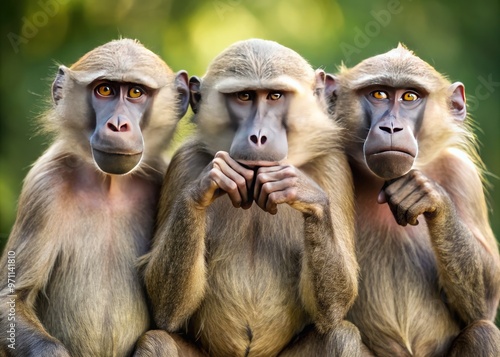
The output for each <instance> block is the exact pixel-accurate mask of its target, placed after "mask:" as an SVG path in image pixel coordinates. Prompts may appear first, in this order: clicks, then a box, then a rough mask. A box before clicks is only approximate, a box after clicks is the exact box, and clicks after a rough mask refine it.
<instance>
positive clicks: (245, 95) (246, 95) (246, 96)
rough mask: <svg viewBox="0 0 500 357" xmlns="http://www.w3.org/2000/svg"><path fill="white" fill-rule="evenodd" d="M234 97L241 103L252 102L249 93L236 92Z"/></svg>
mask: <svg viewBox="0 0 500 357" xmlns="http://www.w3.org/2000/svg"><path fill="white" fill-rule="evenodd" d="M236 96H237V97H238V99H239V100H241V101H242V102H248V101H249V100H252V95H251V94H250V92H238V93H236Z"/></svg>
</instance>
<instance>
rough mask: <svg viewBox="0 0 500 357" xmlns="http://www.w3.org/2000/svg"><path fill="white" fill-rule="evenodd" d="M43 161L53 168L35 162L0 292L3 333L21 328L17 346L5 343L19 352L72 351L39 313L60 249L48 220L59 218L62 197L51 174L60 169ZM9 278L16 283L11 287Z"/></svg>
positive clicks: (6, 254) (9, 245)
mask: <svg viewBox="0 0 500 357" xmlns="http://www.w3.org/2000/svg"><path fill="white" fill-rule="evenodd" d="M40 161H44V162H45V164H44V165H47V166H48V167H40V165H35V166H34V167H33V169H32V170H31V171H30V173H29V174H28V176H27V178H26V180H25V185H24V187H23V191H22V193H21V196H20V199H19V204H18V206H19V210H18V213H17V219H16V223H15V224H14V227H13V229H12V233H11V235H10V237H9V241H8V243H7V246H6V247H5V250H4V253H3V256H2V259H1V265H0V266H1V267H2V269H3V270H2V271H3V272H4V273H5V275H4V278H3V279H4V280H3V284H2V285H3V286H2V290H1V292H0V300H1V306H2V308H1V309H0V319H1V328H2V331H3V334H4V335H3V336H5V333H6V331H8V330H9V329H11V328H14V329H15V347H16V348H15V349H11V348H8V347H7V345H9V344H10V341H8V340H7V339H6V338H2V339H1V342H0V345H1V346H2V348H4V349H6V350H8V351H9V355H13V356H28V355H37V356H69V354H68V352H67V350H66V348H65V347H64V346H63V345H62V344H61V343H60V342H59V341H58V340H57V339H56V338H54V337H52V336H50V335H49V333H48V332H47V331H46V330H45V328H44V327H43V325H42V323H41V322H40V320H39V319H38V317H37V315H36V312H35V304H36V299H37V297H38V295H39V294H40V292H41V291H42V290H43V289H44V288H45V286H46V284H47V281H48V279H49V277H50V273H51V271H52V268H53V266H54V264H55V261H56V259H57V255H58V253H59V245H58V242H57V241H56V242H49V244H47V241H48V239H47V237H46V236H47V235H49V234H50V231H49V230H48V229H47V228H46V224H47V222H48V221H49V220H51V219H56V218H54V217H49V214H48V212H50V210H51V208H52V207H51V203H52V201H53V200H54V197H59V195H58V194H57V193H55V192H54V191H55V190H56V188H55V187H54V185H51V184H50V183H54V182H55V181H57V179H54V176H53V175H54V174H53V173H52V174H51V173H50V172H51V171H52V170H55V169H54V167H53V162H50V161H49V160H45V159H43V160H40ZM47 162H48V163H47ZM55 176H58V174H55ZM56 186H57V185H56ZM50 243H52V244H50ZM8 267H12V270H10V269H8ZM7 271H9V272H12V273H13V274H11V276H9V278H11V280H9V279H8V277H7ZM9 282H10V283H13V285H10V286H9ZM11 307H12V309H11Z"/></svg>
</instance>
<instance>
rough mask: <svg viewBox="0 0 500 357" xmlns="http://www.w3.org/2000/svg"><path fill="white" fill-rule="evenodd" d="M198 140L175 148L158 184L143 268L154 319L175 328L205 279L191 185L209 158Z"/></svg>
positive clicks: (201, 222)
mask: <svg viewBox="0 0 500 357" xmlns="http://www.w3.org/2000/svg"><path fill="white" fill-rule="evenodd" d="M210 160H211V158H210V156H208V155H206V154H204V153H202V148H201V147H199V146H197V144H196V143H188V144H187V145H184V146H183V147H182V148H180V149H179V150H178V152H177V153H176V154H175V155H174V157H173V158H172V161H171V163H170V165H169V168H168V171H167V174H166V178H165V182H164V185H163V187H162V199H161V202H160V212H159V219H158V222H159V224H158V227H157V230H156V233H155V236H154V243H153V248H152V251H151V253H150V255H149V258H148V259H149V260H148V262H147V266H146V268H145V282H146V288H147V291H148V294H149V296H150V298H151V302H152V306H153V317H154V320H155V322H156V324H157V325H158V326H159V327H161V328H163V329H165V330H167V331H170V332H172V331H175V330H177V329H179V328H180V327H181V325H182V324H183V323H184V322H185V321H186V320H187V319H188V318H189V316H191V315H192V314H193V312H194V311H195V310H196V308H197V307H198V305H199V304H200V302H201V300H202V298H203V294H204V288H205V284H206V272H205V257H204V253H205V230H206V219H205V218H206V210H205V209H200V208H197V207H196V205H195V202H194V200H193V199H192V198H191V192H190V187H192V185H193V182H194V181H195V180H196V177H197V176H198V175H199V174H200V172H201V171H202V170H203V169H204V168H205V166H206V165H207V163H208V162H210Z"/></svg>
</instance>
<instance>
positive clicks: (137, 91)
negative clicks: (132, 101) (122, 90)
mask: <svg viewBox="0 0 500 357" xmlns="http://www.w3.org/2000/svg"><path fill="white" fill-rule="evenodd" d="M143 94H144V90H143V89H142V88H140V87H132V88H130V89H129V90H128V96H129V97H130V98H139V97H141V96H142V95H143Z"/></svg>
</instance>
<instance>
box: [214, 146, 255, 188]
mask: <svg viewBox="0 0 500 357" xmlns="http://www.w3.org/2000/svg"><path fill="white" fill-rule="evenodd" d="M215 158H220V159H222V160H224V161H225V162H226V163H227V164H228V165H229V166H230V167H231V168H232V169H233V170H234V171H235V172H237V173H238V174H240V175H241V176H243V177H244V178H245V180H247V181H248V182H252V180H253V176H254V170H251V169H248V168H246V167H244V166H243V165H241V164H240V163H239V162H238V161H236V160H234V159H233V158H232V157H231V156H229V154H228V153H227V152H225V151H218V152H217V153H216V154H215Z"/></svg>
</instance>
